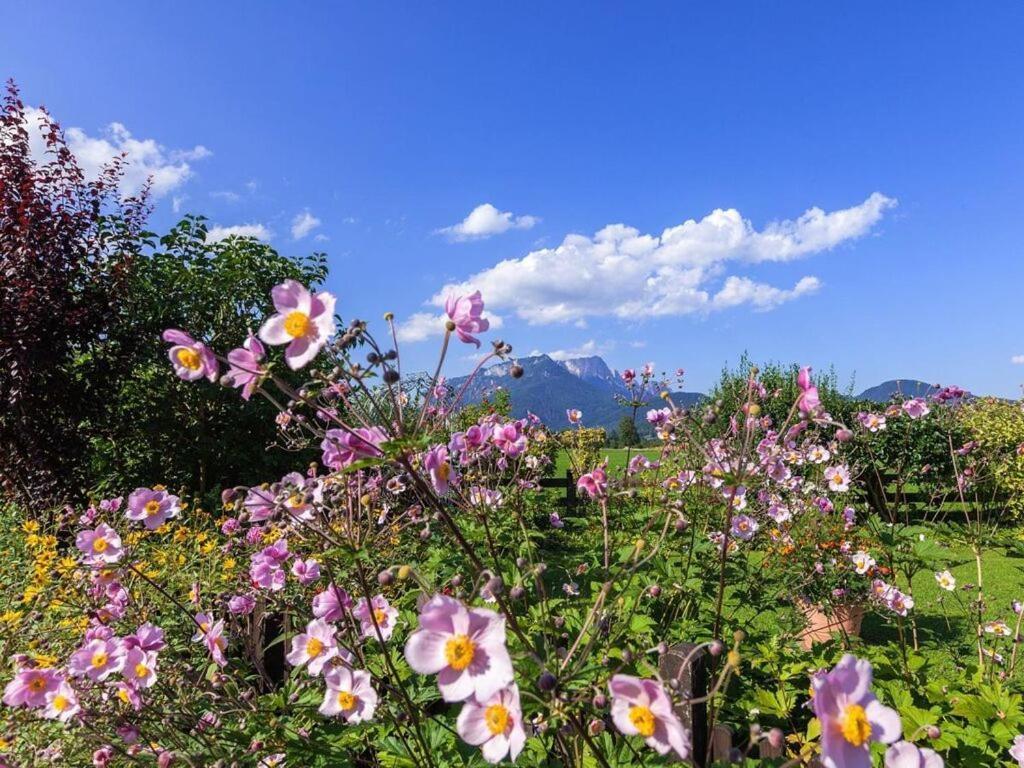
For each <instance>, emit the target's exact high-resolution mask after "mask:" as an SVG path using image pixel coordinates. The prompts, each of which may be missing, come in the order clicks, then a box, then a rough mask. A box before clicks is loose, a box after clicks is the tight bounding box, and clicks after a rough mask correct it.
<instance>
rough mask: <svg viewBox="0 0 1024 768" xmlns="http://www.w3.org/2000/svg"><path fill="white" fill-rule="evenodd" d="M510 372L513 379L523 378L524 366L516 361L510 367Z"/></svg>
mask: <svg viewBox="0 0 1024 768" xmlns="http://www.w3.org/2000/svg"><path fill="white" fill-rule="evenodd" d="M509 374H511V376H512V378H513V379H521V378H523V366H521V365H519V364H518V363H516V364H515V365H513V366H512V367H511V368H510V369H509Z"/></svg>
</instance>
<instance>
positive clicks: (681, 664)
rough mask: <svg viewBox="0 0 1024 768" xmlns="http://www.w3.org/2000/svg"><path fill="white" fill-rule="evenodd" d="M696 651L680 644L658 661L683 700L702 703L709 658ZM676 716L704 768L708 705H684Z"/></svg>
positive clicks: (690, 645)
mask: <svg viewBox="0 0 1024 768" xmlns="http://www.w3.org/2000/svg"><path fill="white" fill-rule="evenodd" d="M697 648H698V646H697V645H695V644H693V643H678V644H676V645H673V646H672V647H671V648H669V649H668V651H666V652H665V653H664V654H662V656H661V658H660V659H659V661H658V673H659V674H660V675H661V679H662V680H663V681H665V683H669V681H671V680H674V681H676V683H677V684H676V685H675V686H670V687H672V689H673V690H674V692H675V693H676V694H677V695H678V696H679V697H680V698H683V699H703V698H704V697H705V696H707V693H708V654H707V651H706V650H705V649H703V648H701V649H700V650H695V649H697ZM676 715H677V716H678V717H679V719H680V721H682V723H683V726H684V727H685V728H686V729H687V730H689V731H690V738H691V740H692V742H693V757H692V760H693V763H694V765H697V766H704V765H705V758H706V756H707V753H708V707H707V702H705V701H701V702H700V703H698V704H681V705H679V706H678V707H676ZM716 730H717V729H716ZM730 744H731V742H730ZM730 748H731V747H730ZM726 754H727V755H728V750H726Z"/></svg>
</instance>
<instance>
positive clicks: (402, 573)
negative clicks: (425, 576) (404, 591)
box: [398, 565, 412, 581]
mask: <svg viewBox="0 0 1024 768" xmlns="http://www.w3.org/2000/svg"><path fill="white" fill-rule="evenodd" d="M411 575H412V568H410V567H409V566H408V565H400V566H399V567H398V580H399V581H405V580H406V579H408V578H409V577H410V576H411Z"/></svg>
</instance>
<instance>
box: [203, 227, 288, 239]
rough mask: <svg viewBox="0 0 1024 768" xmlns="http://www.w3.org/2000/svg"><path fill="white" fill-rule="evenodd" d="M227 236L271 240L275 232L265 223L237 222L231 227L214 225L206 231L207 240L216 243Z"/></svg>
mask: <svg viewBox="0 0 1024 768" xmlns="http://www.w3.org/2000/svg"><path fill="white" fill-rule="evenodd" d="M226 237H255V238H256V239H257V240H269V239H270V238H271V237H273V233H272V232H271V231H270V229H268V228H267V226H266V225H265V224H235V225H234V226H230V227H222V226H220V225H214V226H212V227H210V228H209V229H208V230H207V231H206V241H207V242H209V243H216V242H219V241H220V240H223V239H224V238H226Z"/></svg>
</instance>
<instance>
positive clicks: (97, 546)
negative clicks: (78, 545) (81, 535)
mask: <svg viewBox="0 0 1024 768" xmlns="http://www.w3.org/2000/svg"><path fill="white" fill-rule="evenodd" d="M92 551H93V552H106V551H107V540H106V539H104V538H103V537H102V536H100V537H99V538H96V539H93V540H92Z"/></svg>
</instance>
